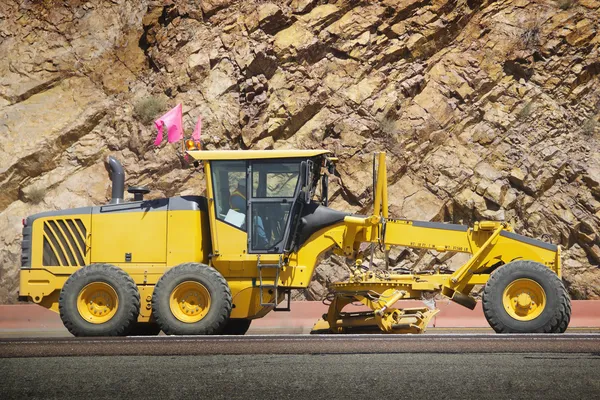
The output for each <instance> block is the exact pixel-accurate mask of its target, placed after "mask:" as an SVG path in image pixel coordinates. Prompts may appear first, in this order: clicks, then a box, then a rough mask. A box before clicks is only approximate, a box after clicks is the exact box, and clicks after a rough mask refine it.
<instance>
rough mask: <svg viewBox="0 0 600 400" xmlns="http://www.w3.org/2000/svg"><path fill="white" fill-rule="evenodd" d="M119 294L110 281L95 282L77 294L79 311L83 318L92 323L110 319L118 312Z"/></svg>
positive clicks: (101, 322) (100, 322)
mask: <svg viewBox="0 0 600 400" xmlns="http://www.w3.org/2000/svg"><path fill="white" fill-rule="evenodd" d="M118 307H119V296H117V292H116V291H115V289H113V287H112V286H110V285H109V284H108V283H104V282H93V283H90V284H89V285H87V286H85V287H84V288H83V289H81V291H80V292H79V295H78V296H77V311H79V315H81V318H83V319H84V320H86V321H87V322H90V323H92V324H103V323H105V322H107V321H110V319H111V318H112V317H114V316H115V314H116V313H117V309H118Z"/></svg>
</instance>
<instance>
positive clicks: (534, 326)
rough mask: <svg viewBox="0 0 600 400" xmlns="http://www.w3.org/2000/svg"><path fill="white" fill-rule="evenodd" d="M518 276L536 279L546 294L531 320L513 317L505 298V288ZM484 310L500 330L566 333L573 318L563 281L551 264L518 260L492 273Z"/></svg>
mask: <svg viewBox="0 0 600 400" xmlns="http://www.w3.org/2000/svg"><path fill="white" fill-rule="evenodd" d="M519 278H526V279H531V280H533V281H535V282H537V283H538V284H539V285H540V286H541V287H542V289H543V290H544V292H545V295H546V306H545V308H544V310H543V311H542V313H541V314H540V315H539V316H538V317H537V318H535V319H533V320H531V321H519V320H517V319H515V318H512V317H511V316H510V315H509V314H508V313H507V312H506V310H505V309H504V305H503V302H502V295H503V293H504V290H505V288H506V287H507V286H508V285H509V284H510V283H511V282H513V281H515V280H516V279H519ZM483 313H484V315H485V318H486V319H487V321H488V323H489V324H490V326H491V327H492V328H493V329H494V330H495V331H496V332H498V333H563V332H564V331H566V330H567V326H568V325H569V320H570V319H571V300H570V299H569V295H568V294H567V291H566V289H565V287H564V285H563V283H562V281H561V280H560V279H559V278H558V276H557V275H556V274H555V273H554V272H553V271H552V270H550V269H549V268H548V267H546V266H544V265H542V264H540V263H537V262H534V261H525V260H517V261H513V262H510V263H508V264H506V265H504V266H502V267H500V268H498V269H497V270H496V271H495V272H494V273H493V274H492V275H491V276H490V279H489V280H488V282H487V283H486V285H485V288H484V290H483Z"/></svg>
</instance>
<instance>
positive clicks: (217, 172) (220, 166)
mask: <svg viewBox="0 0 600 400" xmlns="http://www.w3.org/2000/svg"><path fill="white" fill-rule="evenodd" d="M211 172H212V182H213V193H214V197H215V214H216V217H217V219H219V220H221V221H224V222H227V223H228V224H230V225H233V226H235V227H236V228H239V229H241V230H244V231H245V230H246V212H247V210H246V208H247V198H248V194H247V190H246V162H245V161H213V162H212V163H211Z"/></svg>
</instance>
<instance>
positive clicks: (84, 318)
mask: <svg viewBox="0 0 600 400" xmlns="http://www.w3.org/2000/svg"><path fill="white" fill-rule="evenodd" d="M188 154H189V155H190V156H191V157H192V158H193V159H194V160H196V161H197V162H201V163H202V164H203V168H204V173H205V177H206V184H207V185H206V196H205V197H203V196H178V197H171V198H163V199H153V200H145V199H144V198H143V196H144V194H146V193H148V190H147V189H146V188H139V187H138V188H131V187H130V188H129V190H128V191H129V192H130V193H131V194H133V196H134V198H133V200H131V201H126V200H125V199H124V171H123V169H122V167H121V165H120V164H119V163H118V161H117V160H116V159H114V158H112V157H109V160H108V163H109V166H110V168H111V175H112V181H113V184H112V199H111V201H110V203H109V204H106V205H101V206H94V207H83V208H76V209H70V210H62V211H50V212H45V213H40V214H36V215H32V216H29V217H27V218H26V219H25V220H24V227H23V242H22V265H21V272H20V296H21V298H22V299H27V300H30V301H33V302H34V303H37V304H40V305H42V306H44V307H46V308H48V309H51V310H53V311H55V312H59V313H60V316H61V319H62V321H63V323H64V324H65V326H66V328H67V329H68V330H69V331H70V332H71V333H72V334H73V335H75V336H122V335H128V334H157V333H158V332H159V331H160V330H162V331H164V332H165V333H166V334H174V335H198V334H244V333H245V332H246V331H247V330H248V328H249V326H250V323H251V321H252V320H253V319H256V318H260V317H262V316H264V315H265V314H267V313H268V312H270V311H272V310H276V311H282V310H289V306H290V302H289V299H290V291H291V290H292V289H301V288H306V287H307V286H308V285H309V283H310V281H311V278H312V276H313V273H314V270H315V267H316V265H317V263H318V261H319V260H320V259H321V257H322V256H323V255H324V254H325V253H326V252H327V251H330V250H333V252H334V253H336V254H339V255H342V256H345V257H346V258H347V259H348V260H349V262H350V263H351V265H352V266H351V268H350V269H351V271H352V272H351V274H350V277H349V279H348V280H347V281H345V282H337V283H333V284H332V285H331V294H330V300H331V304H330V306H329V310H328V312H327V314H326V315H324V317H323V319H322V320H320V321H318V322H317V324H316V325H315V328H314V332H316V333H325V332H327V333H344V332H355V331H356V332H358V331H373V330H376V331H380V332H385V333H421V332H424V331H425V329H426V328H427V325H428V323H429V321H430V320H431V318H432V317H433V316H434V315H435V314H436V313H437V310H435V309H429V308H427V307H422V308H411V309H400V308H395V307H394V305H395V303H396V302H398V301H399V300H401V299H422V298H423V297H424V296H431V295H435V294H438V293H441V294H442V295H444V296H447V297H448V298H450V299H452V300H453V301H455V302H457V303H459V304H462V305H464V306H466V307H469V308H474V306H475V304H476V300H475V298H473V297H472V296H471V291H472V290H473V288H474V286H476V285H485V288H484V290H483V309H484V313H485V316H486V318H487V320H488V321H489V323H490V325H491V327H492V328H494V330H496V331H497V332H523V333H526V332H553V333H554V332H564V331H565V330H566V328H567V325H568V323H569V318H570V311H571V308H570V302H569V297H568V295H567V294H566V291H565V288H564V286H563V284H562V282H561V280H560V275H561V271H560V248H559V247H558V246H555V245H552V244H548V243H545V242H542V241H539V240H536V239H532V238H528V237H525V236H521V235H518V234H516V233H514V232H513V230H512V228H511V227H510V226H509V225H508V224H507V223H504V222H489V221H481V222H477V223H475V225H474V226H473V227H468V226H463V225H454V224H446V223H440V222H427V221H410V220H403V219H394V218H390V217H389V216H388V198H387V177H386V168H385V154H384V153H379V155H378V156H377V157H376V161H377V163H376V164H377V170H376V173H375V177H374V178H376V179H374V207H373V213H372V215H370V216H361V215H351V214H349V213H345V212H341V211H336V210H333V209H331V208H328V207H327V188H328V176H329V175H330V174H333V173H334V163H335V161H336V159H335V158H333V157H332V156H331V154H330V153H329V152H328V151H326V150H260V151H250V150H249V151H234V150H217V151H200V150H194V151H188ZM374 162H375V158H374ZM317 188H320V196H319V197H320V198H319V199H318V201H317V199H316V195H315V193H316V191H317ZM363 243H367V244H371V246H370V247H369V246H367V247H366V249H370V253H367V250H365V246H364V245H363V246H361V244H363ZM374 246H379V247H380V248H381V249H382V250H383V251H384V252H385V253H386V256H387V251H388V250H389V249H390V246H404V247H412V248H420V249H433V250H436V251H438V252H446V251H448V252H464V253H469V254H471V258H470V259H469V261H468V262H467V263H466V264H464V265H463V266H462V267H460V268H459V269H457V270H456V271H455V272H450V273H442V272H440V271H433V272H425V273H413V274H401V273H397V272H394V271H393V270H388V269H387V268H386V269H377V268H373V267H372V265H371V264H372V263H368V262H367V259H368V257H369V255H371V257H372V252H373V248H374ZM386 259H387V257H386ZM367 264H368V265H367ZM369 267H370V268H369ZM286 300H287V301H286ZM351 303H362V305H363V306H364V310H365V311H360V312H348V311H344V307H345V306H347V305H349V304H351ZM281 304H283V306H281Z"/></svg>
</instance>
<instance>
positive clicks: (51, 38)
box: [0, 0, 600, 302]
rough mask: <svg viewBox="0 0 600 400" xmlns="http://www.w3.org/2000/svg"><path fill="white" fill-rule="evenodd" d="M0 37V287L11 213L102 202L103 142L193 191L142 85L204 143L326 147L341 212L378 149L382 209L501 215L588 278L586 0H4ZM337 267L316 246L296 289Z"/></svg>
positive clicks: (150, 180)
mask: <svg viewBox="0 0 600 400" xmlns="http://www.w3.org/2000/svg"><path fill="white" fill-rule="evenodd" d="M0 54H2V55H3V56H2V57H0V138H1V139H2V140H1V141H0V302H14V301H16V295H17V286H18V267H19V262H20V240H21V218H23V217H25V216H27V215H30V214H33V213H36V212H41V211H47V210H54V209H63V208H70V207H79V206H85V205H90V204H103V203H106V202H107V201H108V199H109V197H110V182H109V179H108V176H107V173H106V168H105V166H104V159H105V158H106V156H107V155H108V154H112V155H115V156H116V157H117V158H118V159H120V160H121V161H122V163H123V165H124V168H125V170H126V178H127V184H128V185H144V186H148V187H150V188H151V189H152V193H151V196H152V197H162V196H173V195H176V194H201V193H202V192H203V189H204V186H203V185H204V183H203V176H202V174H201V173H198V172H194V171H193V170H192V169H190V168H187V167H186V164H185V162H184V160H183V158H182V157H181V155H179V154H178V152H177V149H178V147H177V146H172V145H167V144H163V145H162V146H161V147H159V148H158V149H156V148H154V147H153V145H152V141H153V138H154V134H155V133H154V131H153V129H152V123H151V122H148V120H147V119H145V118H143V117H141V116H140V112H139V110H138V111H136V110H135V109H136V105H139V104H141V102H143V101H144V100H148V99H153V100H154V101H155V102H156V103H157V104H162V105H163V107H162V109H160V110H159V111H157V112H156V113H155V114H160V113H161V112H164V111H166V110H168V109H169V108H170V107H172V106H174V105H175V104H177V103H183V105H184V109H183V111H184V126H185V128H186V131H187V132H191V131H192V129H193V126H194V124H195V120H196V118H197V117H198V116H199V115H202V117H203V133H202V134H203V138H202V141H203V144H204V146H205V148H207V149H217V148H225V149H227V148H231V149H239V148H241V149H282V148H326V149H329V150H331V151H333V152H334V153H335V154H336V155H337V156H338V157H339V164H338V172H337V174H338V178H337V179H336V180H335V182H333V183H332V185H331V187H330V195H331V206H332V207H334V208H338V209H343V210H347V211H350V212H356V213H368V212H369V208H370V204H371V198H372V193H371V189H370V184H371V168H372V165H371V160H372V153H373V152H375V151H382V150H383V151H386V152H387V153H388V177H389V182H388V184H389V199H390V214H391V215H393V216H394V217H397V218H409V219H420V220H432V221H446V222H454V223H473V222H474V221H478V220H485V219H488V220H504V221H508V222H510V223H511V224H512V225H513V226H514V227H515V229H516V231H517V232H519V233H521V234H525V235H528V236H532V237H536V238H541V239H543V240H546V241H549V242H552V243H555V244H560V245H561V246H563V275H564V276H563V278H564V280H565V283H566V285H567V287H568V289H569V292H570V294H571V296H572V297H573V298H578V299H593V298H600V270H599V265H600V153H599V151H598V150H599V142H598V138H599V135H600V122H599V118H600V78H599V76H600V1H598V0H579V1H575V0H574V1H571V2H568V1H546V0H510V1H509V0H505V1H489V0H466V1H465V0H381V1H356V0H354V1H343V0H342V1H318V0H287V1H274V2H267V1H252V0H249V1H233V0H206V1H194V2H192V1H183V0H181V1H179V0H164V1H149V0H136V1H133V0H131V1H127V0H111V1H108V0H90V1H83V0H68V1H67V0H64V1H62V0H61V1H59V0H44V1H17V0H5V1H2V2H0ZM142 111H144V110H142ZM152 116H154V115H150V118H149V119H151V117H152ZM382 257H383V255H381V254H376V255H375V263H376V264H378V265H380V266H381V265H383V264H384V261H383V260H382ZM389 257H390V259H389V262H390V264H391V265H392V266H395V267H397V268H401V269H403V270H411V269H412V270H416V271H429V270H432V269H434V268H442V269H443V268H447V269H450V270H453V269H456V268H457V267H458V266H460V265H461V264H462V263H464V262H465V258H464V255H460V254H459V255H453V254H447V253H436V252H432V251H413V250H409V249H401V248H399V249H394V250H393V251H392V252H391V253H390V256H389ZM346 271H347V269H346V267H345V265H344V260H342V259H338V258H335V257H330V256H327V257H325V258H324V260H323V262H322V263H321V264H320V266H319V267H318V268H317V271H316V274H315V279H314V281H313V283H311V286H310V287H309V289H308V290H305V291H303V292H298V293H296V297H297V298H299V299H302V298H306V299H320V298H322V297H323V296H324V295H325V294H326V293H327V287H326V286H327V283H328V282H330V281H333V280H339V279H343V278H344V276H345V274H346Z"/></svg>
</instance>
